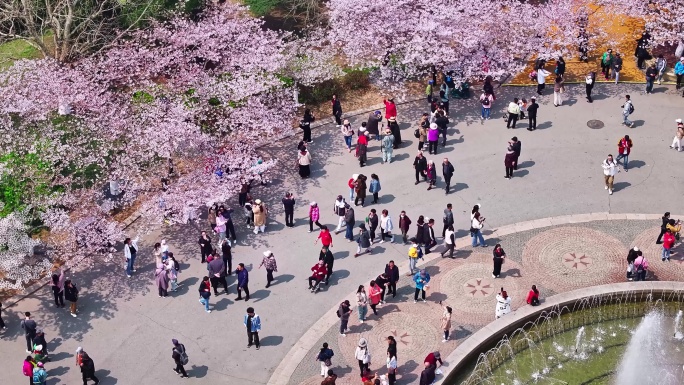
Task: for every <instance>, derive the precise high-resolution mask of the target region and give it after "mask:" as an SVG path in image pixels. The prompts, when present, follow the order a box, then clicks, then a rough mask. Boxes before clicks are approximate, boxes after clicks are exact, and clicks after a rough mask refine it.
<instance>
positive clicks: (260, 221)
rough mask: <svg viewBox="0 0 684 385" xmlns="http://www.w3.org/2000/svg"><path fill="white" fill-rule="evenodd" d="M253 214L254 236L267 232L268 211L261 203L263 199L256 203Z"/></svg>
mask: <svg viewBox="0 0 684 385" xmlns="http://www.w3.org/2000/svg"><path fill="white" fill-rule="evenodd" d="M252 212H253V213H254V234H259V232H262V233H263V232H265V231H266V217H267V215H268V209H267V208H266V205H265V204H264V203H263V202H262V201H261V199H257V200H255V201H254V207H252Z"/></svg>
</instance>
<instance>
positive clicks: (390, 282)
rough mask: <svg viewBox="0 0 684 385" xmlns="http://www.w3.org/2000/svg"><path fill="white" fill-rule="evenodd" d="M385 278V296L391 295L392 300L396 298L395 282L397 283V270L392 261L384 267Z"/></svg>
mask: <svg viewBox="0 0 684 385" xmlns="http://www.w3.org/2000/svg"><path fill="white" fill-rule="evenodd" d="M385 277H387V293H385V294H387V295H389V294H390V293H392V298H394V297H396V296H397V282H398V281H399V268H398V267H397V265H395V264H394V261H389V263H388V264H387V265H385Z"/></svg>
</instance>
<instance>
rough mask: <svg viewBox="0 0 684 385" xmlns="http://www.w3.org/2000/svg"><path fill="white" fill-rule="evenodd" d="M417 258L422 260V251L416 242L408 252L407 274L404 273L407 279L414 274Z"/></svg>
mask: <svg viewBox="0 0 684 385" xmlns="http://www.w3.org/2000/svg"><path fill="white" fill-rule="evenodd" d="M421 230H422V226H421ZM419 258H423V250H421V248H420V245H419V244H418V243H417V242H414V243H413V244H412V245H411V247H410V248H409V250H408V259H409V272H408V273H406V276H407V277H411V276H413V275H414V274H415V271H416V264H417V263H418V259H419Z"/></svg>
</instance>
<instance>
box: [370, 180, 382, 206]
mask: <svg viewBox="0 0 684 385" xmlns="http://www.w3.org/2000/svg"><path fill="white" fill-rule="evenodd" d="M381 188H382V186H380V178H379V177H378V175H377V174H371V181H370V187H369V189H368V191H369V192H370V193H371V194H373V203H378V193H379V192H380V189H381Z"/></svg>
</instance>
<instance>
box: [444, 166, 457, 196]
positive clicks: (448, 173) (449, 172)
mask: <svg viewBox="0 0 684 385" xmlns="http://www.w3.org/2000/svg"><path fill="white" fill-rule="evenodd" d="M442 176H443V177H444V183H446V193H447V194H448V193H449V189H450V188H451V177H452V176H454V166H453V165H452V164H451V162H449V159H448V158H444V160H443V161H442Z"/></svg>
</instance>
